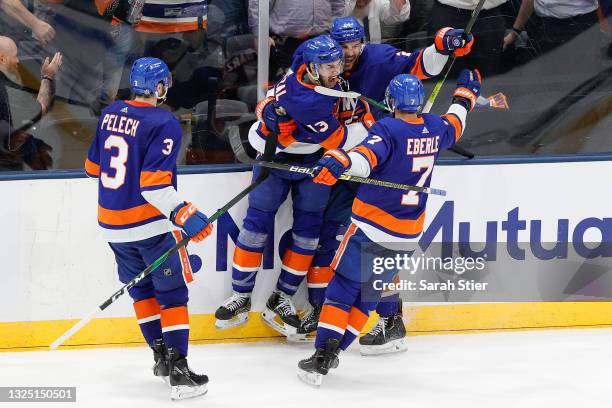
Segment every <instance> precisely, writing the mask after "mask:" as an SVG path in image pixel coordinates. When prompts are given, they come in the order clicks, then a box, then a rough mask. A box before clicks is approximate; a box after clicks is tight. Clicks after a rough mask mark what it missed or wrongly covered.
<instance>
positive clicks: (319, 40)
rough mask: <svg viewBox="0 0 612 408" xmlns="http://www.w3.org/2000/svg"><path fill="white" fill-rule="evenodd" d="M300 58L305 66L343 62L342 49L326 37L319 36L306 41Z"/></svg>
mask: <svg viewBox="0 0 612 408" xmlns="http://www.w3.org/2000/svg"><path fill="white" fill-rule="evenodd" d="M302 58H303V59H304V62H305V63H306V64H309V63H313V64H328V63H330V62H334V61H338V60H341V61H344V58H343V54H342V48H341V47H340V45H339V44H338V43H337V42H336V41H334V40H332V38H331V37H330V36H328V35H320V36H318V37H315V38H311V39H310V40H308V41H306V44H305V46H304V51H303V54H302Z"/></svg>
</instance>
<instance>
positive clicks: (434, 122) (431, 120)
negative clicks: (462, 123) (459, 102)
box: [421, 113, 448, 133]
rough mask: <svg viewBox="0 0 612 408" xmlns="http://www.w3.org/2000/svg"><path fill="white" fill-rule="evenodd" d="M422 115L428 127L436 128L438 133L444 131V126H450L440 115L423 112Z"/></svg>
mask: <svg viewBox="0 0 612 408" xmlns="http://www.w3.org/2000/svg"><path fill="white" fill-rule="evenodd" d="M421 117H422V118H423V121H424V122H425V126H426V127H427V128H431V129H432V130H434V129H435V131H436V133H438V132H442V130H443V128H444V127H446V126H448V124H447V123H445V120H444V118H442V117H440V116H439V115H436V114H433V113H423V114H421Z"/></svg>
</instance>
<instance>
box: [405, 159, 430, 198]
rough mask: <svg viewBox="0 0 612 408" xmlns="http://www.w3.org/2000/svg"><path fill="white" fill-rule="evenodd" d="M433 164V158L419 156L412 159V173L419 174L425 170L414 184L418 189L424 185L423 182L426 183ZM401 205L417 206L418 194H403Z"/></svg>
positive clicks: (411, 192)
mask: <svg viewBox="0 0 612 408" xmlns="http://www.w3.org/2000/svg"><path fill="white" fill-rule="evenodd" d="M434 162H435V158H434V156H419V157H413V158H412V172H413V173H420V172H421V171H422V170H423V169H425V171H424V172H423V174H422V175H421V178H420V179H419V182H418V183H417V184H416V185H417V186H418V187H423V186H424V185H425V181H427V178H428V177H429V175H430V174H431V172H432V171H433V168H434ZM402 205H419V193H418V192H417V191H409V192H408V193H407V194H404V195H403V196H402Z"/></svg>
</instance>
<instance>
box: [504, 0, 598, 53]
mask: <svg viewBox="0 0 612 408" xmlns="http://www.w3.org/2000/svg"><path fill="white" fill-rule="evenodd" d="M598 7H599V5H598V2H597V0H522V3H521V8H520V9H519V12H518V16H517V17H516V20H515V21H514V24H513V25H512V29H511V31H509V32H508V34H506V36H505V37H504V49H505V48H506V47H508V46H509V45H511V44H513V43H514V41H516V39H517V38H518V37H519V35H520V34H521V32H522V31H523V30H524V29H525V26H526V25H527V21H528V20H529V18H530V17H531V16H532V14H533V12H534V11H535V14H536V16H537V18H538V19H539V21H540V22H541V24H538V29H537V30H536V31H535V32H533V33H529V34H530V37H532V38H533V39H534V40H535V42H536V44H537V45H538V47H539V48H540V51H541V52H543V53H545V52H548V51H551V50H552V49H554V48H556V47H558V46H560V45H563V44H565V43H567V42H568V41H570V40H571V39H572V38H574V37H576V36H577V35H578V34H580V33H582V32H583V31H585V30H587V29H589V28H590V27H592V26H593V25H595V24H597V22H598V17H597V9H598Z"/></svg>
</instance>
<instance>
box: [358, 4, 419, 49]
mask: <svg viewBox="0 0 612 408" xmlns="http://www.w3.org/2000/svg"><path fill="white" fill-rule="evenodd" d="M346 14H347V15H352V16H354V17H356V18H357V19H358V20H359V22H360V23H361V24H362V25H363V26H364V28H365V31H366V40H367V41H368V42H370V43H374V44H379V43H381V42H382V41H383V40H385V39H391V38H395V37H397V36H398V34H399V31H400V30H401V24H402V23H404V22H405V21H407V20H408V19H409V18H410V2H409V1H408V0H347V3H346Z"/></svg>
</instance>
